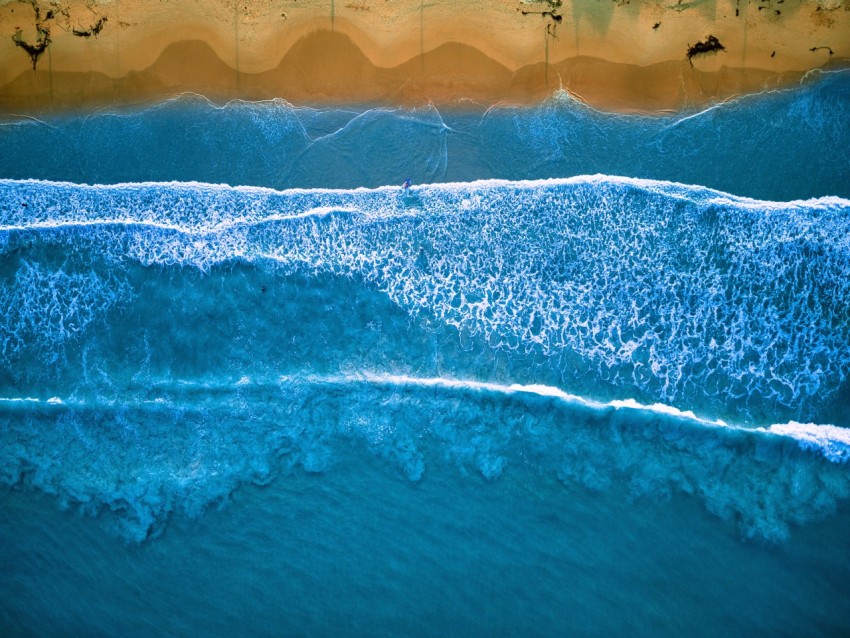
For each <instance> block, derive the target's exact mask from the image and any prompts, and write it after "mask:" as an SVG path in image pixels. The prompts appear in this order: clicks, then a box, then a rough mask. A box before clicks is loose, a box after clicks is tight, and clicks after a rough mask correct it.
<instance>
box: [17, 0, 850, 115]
mask: <svg viewBox="0 0 850 638" xmlns="http://www.w3.org/2000/svg"><path fill="white" fill-rule="evenodd" d="M0 35H1V36H2V37H0V111H2V112H5V113H10V112H18V113H20V112H25V111H39V110H45V109H51V108H76V107H87V108H88V107H92V106H103V105H113V104H115V105H118V104H132V103H139V102H147V101H150V100H157V99H161V98H163V97H166V96H171V95H175V94H179V93H183V92H196V93H200V94H203V95H205V96H207V97H209V98H211V99H214V100H227V99H231V98H242V99H249V100H257V99H268V98H274V97H279V98H284V99H286V100H288V101H290V102H292V103H296V104H331V103H341V102H345V103H369V104H374V103H392V104H410V105H415V104H421V103H424V102H427V101H429V100H430V101H432V102H434V103H437V104H445V103H455V104H463V103H465V102H466V101H470V102H472V103H477V104H483V105H489V104H493V103H497V102H515V103H529V102H535V101H539V100H541V99H543V98H545V97H546V96H547V95H549V94H550V93H551V92H552V91H554V90H556V89H558V88H563V89H565V90H567V91H570V92H571V93H573V94H574V95H576V96H578V97H579V98H581V99H583V100H585V101H586V102H588V103H589V104H591V105H593V106H597V107H600V108H604V109H611V110H620V111H664V110H675V109H682V108H688V107H691V106H698V105H702V104H705V103H707V102H711V101H716V100H722V99H726V98H728V97H730V96H734V95H740V94H743V93H748V92H754V91H760V90H763V89H765V88H770V87H777V86H785V85H788V84H791V83H794V82H797V81H799V79H800V78H801V77H802V76H803V75H804V74H805V73H806V72H807V71H809V70H811V69H815V68H821V67H824V66H837V65H844V64H845V63H846V62H847V60H850V3H848V2H847V0H763V1H758V0H749V1H748V0H716V1H714V0H682V1H680V2H677V1H676V0H672V1H665V0H646V1H644V0H631V1H630V2H629V1H619V2H613V1H611V0H541V1H535V2H520V1H516V0H444V1H440V0H277V1H271V0H259V1H256V0H242V1H241V2H233V1H232V0H100V1H99V2H95V1H94V0H88V1H87V2H84V1H80V0H70V1H69V0H52V1H51V0H13V1H9V0H0ZM710 35H711V36H714V37H715V38H716V42H717V43H719V44H721V45H722V47H723V49H722V50H716V51H708V52H705V53H697V54H695V55H693V56H692V57H691V58H690V59H688V56H687V53H688V50H689V48H690V47H694V46H695V45H697V48H696V49H694V50H699V48H700V46H699V44H698V43H703V44H705V43H707V42H709V40H708V36H710ZM39 47H41V48H42V49H43V50H42V51H41V52H39V51H38V49H39ZM709 48H711V47H709ZM34 63H35V64H34ZM33 65H35V69H33Z"/></svg>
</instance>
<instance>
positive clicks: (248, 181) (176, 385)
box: [0, 73, 850, 636]
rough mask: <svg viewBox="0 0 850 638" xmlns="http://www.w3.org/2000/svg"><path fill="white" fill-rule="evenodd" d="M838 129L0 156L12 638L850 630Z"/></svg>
mask: <svg viewBox="0 0 850 638" xmlns="http://www.w3.org/2000/svg"><path fill="white" fill-rule="evenodd" d="M848 108H850V76H848V75H847V74H846V73H844V74H842V73H836V74H831V75H825V76H823V77H819V78H813V79H811V80H809V81H807V82H806V83H805V84H804V85H803V86H801V87H799V88H796V89H793V90H790V91H785V92H778V93H766V94H763V95H759V96H753V97H750V98H746V99H742V100H739V101H737V102H732V103H728V104H724V105H721V106H718V107H715V108H713V109H709V110H707V111H704V112H701V113H695V114H691V115H688V116H678V117H673V116H664V117H656V118H642V117H634V116H628V117H626V116H613V115H606V114H601V113H596V112H594V111H590V110H588V109H586V108H585V107H583V106H581V105H578V104H575V103H574V102H572V101H570V100H568V99H567V98H564V97H563V96H555V97H553V98H552V99H551V100H550V101H548V102H547V103H545V104H543V105H541V106H539V107H535V108H531V109H509V108H495V109H491V110H490V111H487V112H486V113H475V112H472V111H464V112H461V111H457V112H438V111H437V110H436V109H434V108H433V107H432V108H428V109H424V110H419V111H402V110H389V109H372V110H362V109H360V110H356V109H352V110H345V109H333V110H325V111H319V110H315V109H305V108H293V107H291V106H290V105H288V104H286V103H283V102H268V103H261V104H247V103H231V104H229V105H227V106H225V107H223V108H221V107H215V106H213V105H211V104H210V103H208V102H207V101H205V100H203V99H201V98H198V97H194V96H184V97H182V98H179V99H177V100H174V101H171V102H168V103H166V104H163V105H160V106H156V107H152V108H150V109H147V110H143V111H140V112H134V113H130V112H123V113H107V112H103V113H95V114H91V115H88V116H86V117H79V118H78V117H75V116H71V115H68V116H64V117H60V116H54V117H52V118H51V119H50V120H49V121H44V122H36V121H32V120H22V119H18V120H14V121H12V120H10V121H8V122H6V123H4V124H2V125H0V149H6V150H5V152H4V153H3V155H2V157H4V158H5V159H4V160H2V162H0V254H1V255H2V257H0V306H2V307H3V309H4V312H3V314H2V316H0V482H2V485H3V489H2V492H0V510H1V511H2V516H0V548H2V549H0V563H2V566H3V567H2V571H3V573H4V574H6V575H7V578H5V579H3V583H2V584H0V590H2V592H0V593H2V596H0V600H2V601H3V602H2V603H0V626H2V629H3V633H5V634H13V635H15V634H38V635H64V634H68V633H74V634H85V635H100V634H107V635H114V634H121V635H150V634H151V633H165V634H170V635H197V634H214V635H218V634H225V633H231V634H232V633H234V632H237V633H252V634H280V633H286V634H291V633H294V634H305V635H315V634H334V635H339V634H350V635H362V634H379V635H435V634H447V633H448V634H452V635H470V634H494V633H504V634H512V635H529V634H539V635H563V634H565V633H567V634H578V635H585V634H587V635H600V634H602V635H624V634H628V635H652V636H657V635H681V634H682V633H684V632H689V633H695V634H698V635H717V634H718V633H720V632H722V633H724V634H733V635H761V634H765V635H767V634H769V635H825V636H831V635H842V634H844V633H846V632H847V631H848V629H850V628H848V623H847V618H850V614H848V613H847V612H848V609H847V607H848V605H847V602H846V599H847V597H846V595H845V588H844V583H846V582H847V579H848V576H850V563H848V561H847V559H846V556H848V555H850V554H848V549H849V548H848V547H847V544H848V541H847V534H846V530H847V529H848V522H850V518H848V516H850V514H848V512H850V510H848V507H847V501H848V497H849V496H850V471H848V469H849V468H850V466H848V464H847V459H848V458H850V434H848V431H849V430H848V429H846V428H848V426H850V388H848V371H850V347H848V346H850V305H849V304H848V299H850V283H848V282H850V276H848V275H850V272H848V271H850V200H848V199H847V197H848V196H850V192H848V184H850V159H848V155H847V151H846V149H847V148H848V147H850V144H848V142H850V127H848V124H847V122H848V121H850V120H848V119H847V118H846V117H841V116H840V114H842V113H846V112H847V111H848ZM22 148H29V149H33V148H38V149H44V151H43V152H40V153H20V152H18V153H13V152H11V151H10V149H22ZM718 158H722V161H721V159H718ZM802 164H805V165H806V167H805V170H803V169H801V165H802ZM744 168H746V170H744ZM593 172H599V173H605V174H599V175H595V176H593V177H587V176H581V175H582V174H584V173H593ZM408 174H409V175H411V176H412V177H413V180H414V183H415V186H414V187H413V188H412V189H411V190H410V191H407V192H404V191H402V190H401V189H399V188H398V187H396V186H385V185H386V184H393V183H399V182H400V181H401V180H402V179H403V178H404V177H406V176H407V175H408ZM615 175H625V176H627V177H617V176H615ZM493 177H498V178H500V179H484V178H493ZM551 177H557V178H558V179H547V178H551ZM26 178H38V179H39V180H43V181H28V180H27V179H26ZM170 180H183V181H182V182H172V181H170ZM187 180H192V181H187ZM451 180H459V181H458V182H454V183H452V182H451ZM469 180H479V181H469ZM163 181H168V183H162V182H163ZM219 182H220V183H230V184H238V185H240V186H239V187H237V188H234V187H231V186H224V185H213V184H212V183H219ZM90 183H101V184H106V185H101V186H86V185H85V184H90ZM296 187H297V188H296ZM355 187H369V188H355ZM272 188H275V189H281V188H288V190H272ZM751 198H752V199H751ZM806 198H808V199H806ZM789 200H796V201H789Z"/></svg>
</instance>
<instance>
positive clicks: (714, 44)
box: [687, 35, 726, 66]
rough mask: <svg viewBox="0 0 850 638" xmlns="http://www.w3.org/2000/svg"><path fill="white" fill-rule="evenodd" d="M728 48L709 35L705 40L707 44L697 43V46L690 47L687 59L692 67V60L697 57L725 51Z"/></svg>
mask: <svg viewBox="0 0 850 638" xmlns="http://www.w3.org/2000/svg"><path fill="white" fill-rule="evenodd" d="M725 50H726V47H725V46H723V45H722V44H721V43H720V40H718V39H717V38H716V37H715V36H713V35H708V36H706V38H705V42H697V43H696V44H695V45H693V46H691V45H688V53H687V59H688V62H690V64H691V66H693V65H694V63H693V61H692V58H693V57H694V56H695V55H701V54H703V53H711V52H712V51H725Z"/></svg>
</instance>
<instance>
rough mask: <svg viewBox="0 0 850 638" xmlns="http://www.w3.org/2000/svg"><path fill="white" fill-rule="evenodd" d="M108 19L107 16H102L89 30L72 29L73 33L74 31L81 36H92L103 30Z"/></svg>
mask: <svg viewBox="0 0 850 638" xmlns="http://www.w3.org/2000/svg"><path fill="white" fill-rule="evenodd" d="M106 20H107V18H106V16H102V17H101V18H99V19H98V21H97V22H95V23H94V24H93V25H92V26H91V27H89V28H88V29H87V30H84V31H83V30H80V29H73V30H72V31H71V33H73V34H74V35H75V36H78V37H80V38H90V37H91V36H93V35H97V34H98V33H100V32H101V31H103V25H104V24H106Z"/></svg>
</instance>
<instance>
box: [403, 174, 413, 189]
mask: <svg viewBox="0 0 850 638" xmlns="http://www.w3.org/2000/svg"><path fill="white" fill-rule="evenodd" d="M410 184H411V181H410V178H409V177H408V178H407V179H406V180H404V184H402V185H401V187H402V188H403V189H404V190H407V189H408V188H410Z"/></svg>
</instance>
